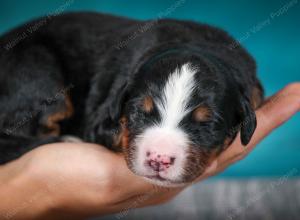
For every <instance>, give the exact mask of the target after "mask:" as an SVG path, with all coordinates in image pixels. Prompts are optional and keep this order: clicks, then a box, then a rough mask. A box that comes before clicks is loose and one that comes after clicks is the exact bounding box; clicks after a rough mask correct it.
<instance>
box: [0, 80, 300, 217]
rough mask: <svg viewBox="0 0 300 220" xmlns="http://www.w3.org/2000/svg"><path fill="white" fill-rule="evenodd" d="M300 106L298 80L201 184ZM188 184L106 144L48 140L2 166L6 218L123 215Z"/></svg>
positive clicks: (1, 210) (1, 206)
mask: <svg viewBox="0 0 300 220" xmlns="http://www.w3.org/2000/svg"><path fill="white" fill-rule="evenodd" d="M299 110H300V83H293V84H290V85H288V86H286V87H285V88H284V89H282V90H281V91H279V92H278V93H277V94H275V95H274V96H273V97H270V98H269V99H268V100H267V101H266V102H265V103H264V105H263V106H262V107H261V108H259V109H258V110H257V111H256V114H257V129H256V131H255V133H254V136H253V138H252V140H251V142H250V143H249V144H248V145H247V146H246V147H244V146H242V144H241V143H240V138H239V137H237V138H236V139H235V140H234V142H233V143H232V144H231V146H230V147H229V148H228V149H227V150H225V151H224V152H223V153H221V154H220V155H219V156H218V158H216V160H215V161H214V162H213V163H212V164H211V165H210V167H209V168H207V169H206V171H205V172H204V174H203V175H201V176H200V177H199V178H198V179H197V181H195V182H199V181H202V180H204V179H206V178H208V177H210V176H213V175H216V174H217V173H219V172H222V171H223V170H224V169H226V168H227V167H228V166H229V165H231V164H233V163H235V162H237V161H239V160H241V159H243V158H244V157H245V156H246V155H247V154H248V153H249V152H251V151H252V150H253V148H254V147H255V146H256V145H257V144H258V143H259V142H260V141H261V140H263V139H264V138H265V137H266V136H267V135H268V134H269V133H270V132H271V131H272V130H274V129H275V128H277V127H278V126H280V125H281V124H283V123H284V122H285V121H287V120H288V119H289V118H290V117H291V116H293V115H294V114H296V113H297V112H299ZM191 184H192V183H191ZM188 185H190V184H188ZM188 185H187V186H188ZM187 186H184V187H179V188H163V187H158V186H154V185H151V184H150V183H148V182H146V181H145V180H144V179H143V178H141V177H139V176H136V175H134V174H133V173H132V172H131V171H130V170H129V169H128V168H127V166H126V163H125V160H124V158H123V156H122V155H121V154H116V153H113V152H111V151H109V150H107V149H106V148H105V147H103V146H99V145H96V144H90V143H55V144H48V145H44V146H41V147H39V148H36V149H34V150H32V151H31V152H29V153H27V154H25V155H24V156H22V157H21V158H19V159H17V160H15V161H13V162H10V163H8V164H5V165H3V166H0V198H1V200H0V219H43V220H47V219H52V220H53V219H86V218H88V217H91V216H97V215H104V214H109V213H116V215H118V216H119V217H122V216H123V215H126V213H127V212H128V211H130V209H133V208H138V207H145V206H149V205H155V204H161V203H164V202H167V201H169V200H170V199H172V198H173V197H174V196H176V195H177V194H178V193H180V192H181V191H182V190H183V189H184V188H186V187H187Z"/></svg>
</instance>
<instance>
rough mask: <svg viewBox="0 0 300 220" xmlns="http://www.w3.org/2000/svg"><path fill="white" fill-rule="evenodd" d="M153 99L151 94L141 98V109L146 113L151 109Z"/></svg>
mask: <svg viewBox="0 0 300 220" xmlns="http://www.w3.org/2000/svg"><path fill="white" fill-rule="evenodd" d="M153 105H154V104H153V99H152V97H151V96H146V97H145V98H144V99H143V105H142V107H143V110H144V111H145V112H147V113H149V112H151V111H152V110H153Z"/></svg>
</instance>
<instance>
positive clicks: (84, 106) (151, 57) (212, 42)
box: [0, 13, 261, 164]
mask: <svg viewBox="0 0 300 220" xmlns="http://www.w3.org/2000/svg"><path fill="white" fill-rule="evenodd" d="M41 22H42V24H43V25H41V26H40V27H39V28H38V29H37V30H36V31H34V32H33V33H30V32H29V30H30V28H31V27H32V26H33V25H35V24H37V23H41ZM149 24H151V28H149V29H143V27H147V26H146V25H149ZM24 33H26V37H25V38H24V39H22V40H19V41H18V42H15V43H14V44H15V45H13V46H11V45H12V44H11V43H12V42H13V41H14V39H17V38H18V37H19V36H21V35H22V34H24ZM9 45H10V46H9ZM232 45H235V47H232ZM0 46H1V47H0V48H1V52H0V132H1V136H0V164H1V163H6V162H8V161H11V160H13V159H15V158H17V157H19V156H21V155H22V154H24V153H25V152H27V151H28V150H30V149H32V148H34V147H36V146H38V145H40V144H41V143H44V142H54V141H59V139H60V138H59V137H60V136H61V135H64V134H72V135H76V136H78V137H80V138H82V139H84V140H85V141H88V142H96V143H100V144H104V145H105V146H107V147H109V148H113V142H114V137H115V136H116V134H118V133H119V132H120V129H121V128H120V122H119V120H120V118H121V117H122V116H125V117H126V118H127V119H128V124H127V127H128V130H129V133H130V140H132V139H134V137H135V135H137V134H139V133H141V132H142V131H143V129H144V128H146V127H147V126H149V125H150V124H152V123H154V122H155V121H157V120H159V114H158V112H157V109H156V107H155V106H154V109H153V111H151V112H150V113H147V112H144V111H142V109H141V108H140V101H141V99H142V98H143V97H145V96H146V95H151V96H152V97H155V96H159V95H160V93H159V91H160V88H161V86H162V85H163V84H164V82H165V81H166V79H167V77H168V74H170V73H171V72H172V71H173V70H175V68H176V67H178V66H180V65H182V64H184V63H186V62H190V63H192V64H193V65H194V66H199V67H201V68H199V72H198V73H197V75H196V76H197V88H196V91H197V92H196V93H195V94H194V96H193V97H192V101H191V103H190V105H192V106H194V107H196V106H197V105H199V104H204V105H206V106H208V107H209V108H210V109H211V110H212V118H211V119H210V120H209V121H206V122H203V123H199V122H196V121H194V120H193V119H192V116H191V114H189V115H187V116H186V117H185V118H184V120H183V121H182V122H181V124H180V126H181V127H182V128H183V129H185V131H186V132H187V133H188V134H189V135H190V139H191V140H192V141H193V143H194V145H195V147H200V146H201V148H204V149H216V148H219V149H223V148H224V146H223V145H224V141H225V139H226V138H228V137H229V138H231V139H232V138H234V137H235V136H236V134H237V132H238V131H239V130H241V140H242V143H243V144H244V145H246V144H247V143H248V142H249V141H250V139H251V136H252V134H253V132H254V130H255V128H256V118H255V114H254V109H253V106H251V99H252V92H253V89H254V88H261V87H260V84H259V82H258V80H257V78H256V74H255V72H256V70H255V68H256V67H255V62H254V61H253V59H252V58H251V56H250V55H249V54H248V53H247V52H246V51H245V50H244V49H243V48H242V47H241V46H240V45H238V44H237V43H236V42H235V41H234V39H232V38H231V37H230V36H228V35H227V34H226V33H225V32H224V31H222V30H220V29H218V28H214V27H211V26H208V25H204V24H198V23H195V22H191V21H178V20H171V19H163V20H153V21H137V20H132V19H127V18H120V17H115V16H111V15H104V14H96V13H69V14H64V15H59V16H57V17H52V18H40V19H38V20H35V21H32V22H30V23H28V24H26V25H23V26H21V27H19V28H17V29H15V30H13V31H11V32H9V33H7V34H5V35H4V36H2V37H1V38H0ZM9 47H11V48H9ZM66 88H69V89H68V91H67V92H66V93H67V94H68V95H69V96H70V97H71V102H72V103H73V106H74V114H73V115H72V117H70V118H65V119H64V120H61V121H60V122H59V124H60V136H58V137H55V136H54V137H52V136H51V135H49V137H48V138H46V139H45V138H44V136H43V134H47V126H45V120H46V119H47V118H48V117H49V116H50V115H51V114H54V113H55V112H59V111H62V110H63V109H64V108H66V106H65V99H66V94H65V93H62V92H61V91H62V90H66ZM57 94H58V95H57ZM49 100H50V101H49ZM24 119H25V122H24V123H20V121H21V122H22V121H24ZM26 119H27V120H26ZM245 121H246V123H245ZM243 123H244V124H246V125H244V126H243ZM17 124H18V125H17ZM241 125H242V126H241ZM236 128H238V129H236ZM129 160H130V158H129Z"/></svg>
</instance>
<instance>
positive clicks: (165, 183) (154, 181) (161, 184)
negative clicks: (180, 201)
mask: <svg viewBox="0 0 300 220" xmlns="http://www.w3.org/2000/svg"><path fill="white" fill-rule="evenodd" d="M143 179H144V180H146V181H147V182H149V183H151V184H153V185H156V186H159V187H165V188H178V187H184V186H186V185H188V184H189V183H183V182H182V183H180V182H172V181H170V180H161V179H158V178H149V177H143Z"/></svg>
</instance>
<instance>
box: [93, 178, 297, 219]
mask: <svg viewBox="0 0 300 220" xmlns="http://www.w3.org/2000/svg"><path fill="white" fill-rule="evenodd" d="M98 219H99V220H112V219H114V220H118V219H123V220H129V219H130V220H135V219H137V220H141V219H142V220H148V219H173V220H175V219H185V220H189V219H191V220H193V219H197V220H199V219H205V220H210V219H211V220H215V219H225V220H232V219H237V220H243V219H247V220H248V219H255V220H260V219H264V220H265V219H266V220H269V219H270V220H271V219H272V220H273V219H276V220H277V219H278V220H300V179H290V180H287V179H286V178H279V179H272V180H257V179H254V180H211V181H207V182H203V183H200V184H197V185H195V186H193V187H190V188H189V189H187V190H185V191H184V192H183V193H181V194H180V195H179V196H178V197H177V198H176V199H175V200H173V201H171V202H169V203H167V204H165V205H161V206H156V207H150V208H143V209H136V210H128V211H127V210H126V211H124V212H123V213H121V214H120V213H119V214H115V215H111V216H107V217H102V218H98ZM98 219H97V220H98Z"/></svg>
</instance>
